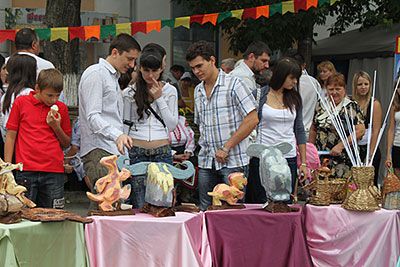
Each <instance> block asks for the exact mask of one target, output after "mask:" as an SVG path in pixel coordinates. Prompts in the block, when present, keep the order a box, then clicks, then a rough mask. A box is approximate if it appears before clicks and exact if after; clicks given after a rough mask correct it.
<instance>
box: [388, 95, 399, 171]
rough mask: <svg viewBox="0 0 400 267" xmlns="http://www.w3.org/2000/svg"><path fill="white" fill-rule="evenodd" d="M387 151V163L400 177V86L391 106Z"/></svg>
mask: <svg viewBox="0 0 400 267" xmlns="http://www.w3.org/2000/svg"><path fill="white" fill-rule="evenodd" d="M386 151H387V152H386V165H387V166H392V167H393V168H394V172H395V174H396V175H397V176H398V177H400V87H399V88H397V91H396V95H395V97H394V101H393V105H392V107H391V108H390V115H389V129H388V133H387V150H386Z"/></svg>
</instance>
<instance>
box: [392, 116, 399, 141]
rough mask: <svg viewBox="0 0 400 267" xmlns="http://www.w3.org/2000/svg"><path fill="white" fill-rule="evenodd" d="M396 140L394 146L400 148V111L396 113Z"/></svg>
mask: <svg viewBox="0 0 400 267" xmlns="http://www.w3.org/2000/svg"><path fill="white" fill-rule="evenodd" d="M394 122H395V126H394V140H393V145H394V146H398V147H400V111H397V112H395V113H394Z"/></svg>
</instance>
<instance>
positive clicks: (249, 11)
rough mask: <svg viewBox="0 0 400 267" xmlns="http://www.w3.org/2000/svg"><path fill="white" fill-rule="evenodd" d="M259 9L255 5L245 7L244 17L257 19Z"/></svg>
mask: <svg viewBox="0 0 400 267" xmlns="http://www.w3.org/2000/svg"><path fill="white" fill-rule="evenodd" d="M256 15H257V9H256V8H255V7H252V8H245V9H244V11H243V15H242V19H256Z"/></svg>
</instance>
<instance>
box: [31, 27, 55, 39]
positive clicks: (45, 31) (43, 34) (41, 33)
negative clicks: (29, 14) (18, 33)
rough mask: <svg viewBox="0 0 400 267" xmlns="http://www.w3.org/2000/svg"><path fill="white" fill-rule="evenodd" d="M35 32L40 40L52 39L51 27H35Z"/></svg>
mask: <svg viewBox="0 0 400 267" xmlns="http://www.w3.org/2000/svg"><path fill="white" fill-rule="evenodd" d="M35 32H36V34H37V35H38V37H39V40H46V41H47V40H50V35H51V31H50V28H37V29H35Z"/></svg>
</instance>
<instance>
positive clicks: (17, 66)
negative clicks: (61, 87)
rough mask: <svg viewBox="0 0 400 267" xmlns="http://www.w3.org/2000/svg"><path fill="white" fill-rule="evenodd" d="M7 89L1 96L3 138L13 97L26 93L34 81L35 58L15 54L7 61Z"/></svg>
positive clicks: (32, 86)
mask: <svg viewBox="0 0 400 267" xmlns="http://www.w3.org/2000/svg"><path fill="white" fill-rule="evenodd" d="M6 68H7V72H8V77H7V80H8V89H7V92H6V93H5V94H4V95H3V96H2V97H1V115H2V125H1V133H2V136H3V140H4V141H5V139H6V125H7V121H8V116H9V115H10V112H11V108H12V105H13V103H14V100H15V98H17V97H19V96H21V95H28V94H29V93H30V92H31V91H33V88H35V83H36V60H35V59H34V58H33V57H31V56H28V55H24V54H15V55H13V56H11V57H10V59H9V60H8V62H7V66H6Z"/></svg>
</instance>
